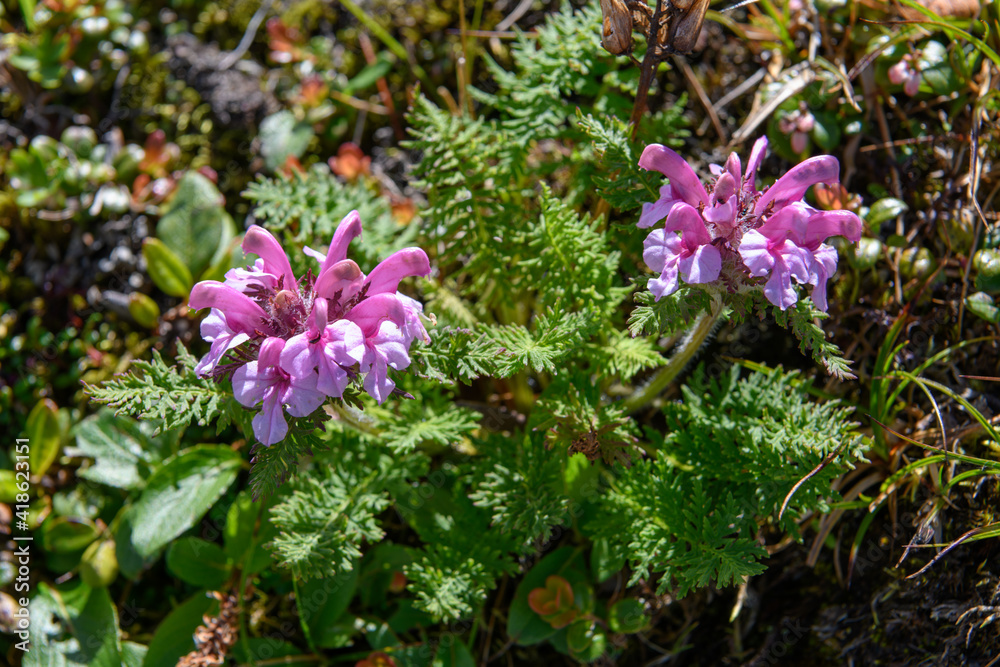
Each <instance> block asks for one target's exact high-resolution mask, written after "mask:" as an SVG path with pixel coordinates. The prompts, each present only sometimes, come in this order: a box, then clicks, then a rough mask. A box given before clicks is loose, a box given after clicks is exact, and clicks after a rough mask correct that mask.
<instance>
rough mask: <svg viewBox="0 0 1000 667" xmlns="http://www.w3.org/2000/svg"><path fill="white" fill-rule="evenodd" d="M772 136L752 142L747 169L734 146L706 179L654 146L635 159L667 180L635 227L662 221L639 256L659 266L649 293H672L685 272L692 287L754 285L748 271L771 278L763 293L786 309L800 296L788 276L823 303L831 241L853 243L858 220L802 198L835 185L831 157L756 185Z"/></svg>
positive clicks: (831, 264) (831, 265)
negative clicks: (762, 185)
mask: <svg viewBox="0 0 1000 667" xmlns="http://www.w3.org/2000/svg"><path fill="white" fill-rule="evenodd" d="M766 150H767V139H766V138H761V139H759V140H758V141H757V143H756V144H754V147H753V150H752V151H751V153H750V161H749V163H748V164H747V167H746V171H745V172H744V171H742V168H741V164H740V158H739V156H737V155H736V153H732V154H730V156H729V159H728V160H727V161H726V164H725V165H724V166H723V167H714V172H715V176H714V178H713V179H712V181H710V182H709V183H708V188H707V189H706V187H705V186H704V185H702V183H701V181H700V180H699V179H698V176H697V175H696V174H695V172H694V170H693V169H692V168H691V165H689V164H688V163H687V162H686V161H685V160H684V158H682V157H681V156H680V155H678V154H677V153H675V152H674V151H672V150H670V149H669V148H666V147H665V146H661V145H659V144H653V145H650V146H647V147H646V150H644V151H643V153H642V157H641V158H639V166H640V167H642V168H643V169H655V170H656V171H659V172H660V173H662V174H663V175H664V176H667V177H668V178H669V179H670V182H669V184H668V185H665V186H663V187H662V188H661V189H660V198H659V199H658V200H657V201H656V202H654V203H650V204H644V205H643V208H642V215H641V217H640V218H639V223H638V224H639V227H640V228H646V227H652V226H653V225H655V224H657V223H658V222H659V221H661V220H664V219H666V223H665V225H664V227H663V228H662V229H656V230H654V231H653V232H652V233H650V235H649V236H648V237H647V238H646V241H645V244H644V247H645V251H644V252H643V259H644V260H645V262H646V264H648V265H649V267H650V268H651V269H653V270H654V271H657V272H659V273H660V276H659V277H658V278H654V279H653V280H650V281H649V290H650V291H651V292H652V293H653V294H654V295H655V296H656V298H657V299H660V298H661V297H663V296H666V295H668V294H671V293H673V292H674V291H676V290H677V288H678V286H679V279H680V278H683V279H684V282H686V283H689V284H703V283H710V282H713V281H716V280H718V281H720V283H722V284H723V285H724V286H725V287H726V288H727V289H729V290H730V291H737V290H741V289H744V288H745V287H746V286H747V285H748V284H751V285H752V284H755V283H756V281H750V280H748V278H761V277H764V276H769V277H768V280H767V282H766V283H765V284H764V296H765V297H767V300H768V301H770V302H771V303H773V304H774V305H776V306H778V307H779V308H781V309H782V310H784V309H786V308H788V307H789V306H791V305H793V304H794V303H795V302H796V301H797V300H798V294H797V292H796V291H795V288H794V287H793V286H792V278H794V279H795V281H796V282H797V283H799V284H809V285H812V286H813V290H812V300H813V302H814V303H815V304H816V306H817V307H818V308H819V309H820V310H824V311H825V310H826V308H827V303H826V281H827V279H828V278H829V277H830V276H831V275H832V274H833V272H834V271H835V270H836V268H837V251H836V249H834V248H833V247H832V246H830V245H827V244H826V243H825V241H826V240H827V239H828V238H830V237H831V236H845V237H847V239H848V240H850V241H852V242H854V243H857V242H858V240H859V239H860V238H861V220H860V219H859V218H858V216H857V215H855V214H854V213H851V212H850V211H820V210H817V209H815V208H813V207H811V206H809V205H808V204H806V203H805V202H803V201H802V198H803V197H804V196H805V193H806V191H807V190H808V189H809V188H810V187H812V186H813V185H815V184H817V183H825V184H833V183H837V182H839V173H840V163H839V162H837V159H836V158H834V157H831V156H829V155H825V156H820V157H813V158H810V159H808V160H806V161H804V162H802V163H801V164H799V165H798V166H796V167H793V168H792V169H791V170H790V171H789V172H788V173H786V174H785V175H784V176H782V177H781V178H779V179H778V180H777V181H776V182H775V183H774V185H772V186H771V187H770V188H767V189H765V190H764V191H759V190H757V187H756V185H755V183H756V176H757V169H758V167H759V166H760V163H761V161H762V160H763V158H764V153H765V151H766Z"/></svg>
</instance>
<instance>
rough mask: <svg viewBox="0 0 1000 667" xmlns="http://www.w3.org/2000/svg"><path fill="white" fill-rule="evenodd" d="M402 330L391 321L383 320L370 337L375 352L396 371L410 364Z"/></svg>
mask: <svg viewBox="0 0 1000 667" xmlns="http://www.w3.org/2000/svg"><path fill="white" fill-rule="evenodd" d="M403 341H404V338H403V332H402V330H400V328H399V327H397V326H396V325H395V324H394V323H392V322H383V323H382V324H381V326H380V327H379V331H378V335H377V336H375V338H373V339H372V341H371V343H372V344H373V345H374V346H375V350H376V352H377V353H378V354H379V355H380V356H381V357H382V358H383V359H385V361H386V363H388V364H389V365H390V366H392V367H393V368H395V369H396V370H398V371H401V370H403V369H404V368H406V367H407V366H409V365H410V355H409V354H408V352H407V349H406V345H405V344H404V342H403Z"/></svg>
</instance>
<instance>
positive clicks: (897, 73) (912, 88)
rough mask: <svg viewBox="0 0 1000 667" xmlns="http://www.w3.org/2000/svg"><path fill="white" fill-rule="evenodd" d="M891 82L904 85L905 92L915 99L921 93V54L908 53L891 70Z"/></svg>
mask: <svg viewBox="0 0 1000 667" xmlns="http://www.w3.org/2000/svg"><path fill="white" fill-rule="evenodd" d="M888 74H889V81H891V82H892V83H894V84H896V85H897V86H898V85H899V84H903V92H904V93H906V94H907V95H909V96H910V97H913V96H914V95H916V94H917V93H918V92H920V58H919V54H914V53H907V54H906V55H904V56H903V59H902V60H900V61H899V62H898V63H896V64H895V65H893V66H892V67H890V68H889V72H888Z"/></svg>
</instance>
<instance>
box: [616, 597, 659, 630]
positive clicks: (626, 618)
mask: <svg viewBox="0 0 1000 667" xmlns="http://www.w3.org/2000/svg"><path fill="white" fill-rule="evenodd" d="M648 620H649V619H648V617H647V616H646V608H645V606H644V605H643V604H642V603H641V602H639V601H638V600H636V599H635V598H625V599H623V600H619V601H618V602H616V603H614V604H613V605H612V606H611V609H609V610H608V625H610V626H611V629H612V630H614V631H615V632H625V633H628V634H632V633H635V632H639V631H640V630H642V629H643V628H644V627H646V622H647V621H648Z"/></svg>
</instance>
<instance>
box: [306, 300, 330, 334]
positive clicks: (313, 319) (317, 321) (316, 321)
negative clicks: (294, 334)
mask: <svg viewBox="0 0 1000 667" xmlns="http://www.w3.org/2000/svg"><path fill="white" fill-rule="evenodd" d="M329 307H330V306H329V304H328V303H327V301H326V299H324V298H323V297H317V298H316V299H315V300H314V301H313V309H312V312H311V313H309V330H308V331H309V333H311V334H312V335H313V338H316V337H317V336H319V335H320V334H321V333H322V332H323V330H324V329H326V325H327V323H328V320H327V310H328V309H329Z"/></svg>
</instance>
